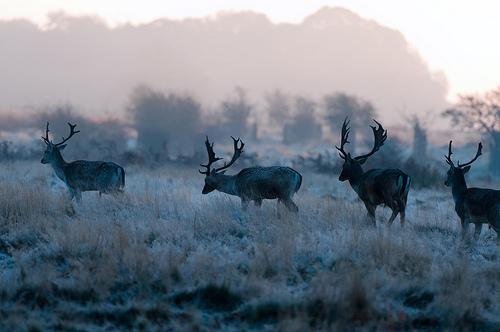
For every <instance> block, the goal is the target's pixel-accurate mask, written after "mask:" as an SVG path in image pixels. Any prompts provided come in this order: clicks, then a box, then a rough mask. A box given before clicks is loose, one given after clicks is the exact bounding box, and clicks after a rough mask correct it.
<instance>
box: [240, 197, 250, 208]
mask: <svg viewBox="0 0 500 332" xmlns="http://www.w3.org/2000/svg"><path fill="white" fill-rule="evenodd" d="M249 202H250V201H249V200H248V199H245V198H242V199H241V208H242V209H243V211H246V210H248V203H249Z"/></svg>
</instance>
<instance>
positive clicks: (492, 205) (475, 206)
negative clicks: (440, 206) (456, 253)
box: [444, 141, 500, 243]
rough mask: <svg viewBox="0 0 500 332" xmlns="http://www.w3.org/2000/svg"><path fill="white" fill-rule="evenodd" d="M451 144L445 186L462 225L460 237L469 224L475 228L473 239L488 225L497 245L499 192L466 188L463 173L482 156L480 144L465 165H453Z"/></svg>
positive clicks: (499, 236)
mask: <svg viewBox="0 0 500 332" xmlns="http://www.w3.org/2000/svg"><path fill="white" fill-rule="evenodd" d="M451 144H452V141H450V145H449V147H448V156H445V158H446V162H447V163H448V165H450V169H449V170H448V173H447V178H446V181H445V183H444V184H445V185H446V186H448V187H450V186H451V192H452V195H453V201H454V202H455V212H456V213H457V215H458V217H459V218H460V222H461V224H462V235H463V236H465V235H466V234H467V233H466V232H467V227H468V225H469V224H470V223H473V224H474V226H475V231H474V238H475V239H478V238H479V235H480V234H481V228H482V225H483V224H489V225H490V226H491V227H492V228H493V229H494V230H495V232H496V233H497V243H500V190H493V189H483V188H467V183H466V182H465V173H467V172H468V171H469V170H470V168H471V166H470V165H471V164H472V163H473V162H474V161H476V159H477V158H478V157H479V156H480V155H481V154H482V148H483V146H482V144H481V143H479V145H478V149H477V153H476V156H475V157H474V159H472V160H471V161H470V162H468V163H465V164H460V163H457V165H456V166H455V164H454V163H453V161H452V160H451V155H452V152H451Z"/></svg>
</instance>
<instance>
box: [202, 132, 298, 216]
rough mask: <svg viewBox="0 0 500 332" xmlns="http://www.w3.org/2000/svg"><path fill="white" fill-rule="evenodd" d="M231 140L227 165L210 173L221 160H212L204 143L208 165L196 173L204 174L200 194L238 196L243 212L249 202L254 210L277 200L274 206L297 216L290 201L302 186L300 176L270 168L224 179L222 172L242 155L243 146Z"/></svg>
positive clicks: (210, 149) (209, 147)
mask: <svg viewBox="0 0 500 332" xmlns="http://www.w3.org/2000/svg"><path fill="white" fill-rule="evenodd" d="M231 138H232V139H233V144H234V153H233V157H232V158H231V160H230V161H229V163H224V166H222V167H219V168H215V169H211V166H212V164H213V163H215V162H217V161H218V160H221V159H222V158H218V157H216V156H215V152H214V150H213V147H214V143H210V142H209V140H208V137H207V139H206V140H205V146H206V148H207V152H208V163H207V164H206V165H203V164H200V166H202V167H205V168H206V170H205V171H201V170H199V172H200V173H201V174H205V186H204V187H203V191H202V193H203V194H208V193H210V192H212V191H214V190H218V191H221V192H223V193H226V194H229V195H234V196H238V197H239V198H240V199H241V206H242V208H243V210H246V209H247V207H248V204H249V202H250V201H254V203H255V205H256V206H261V204H262V200H263V199H278V204H284V205H285V207H286V208H287V209H288V210H289V211H292V212H298V211H299V208H298V207H297V205H296V204H295V203H294V202H293V201H292V197H293V195H294V194H295V193H296V192H297V191H298V190H299V188H300V185H301V184H302V175H300V174H299V172H297V171H296V170H294V169H292V168H290V167H282V166H272V167H249V168H244V169H242V170H241V171H240V172H239V173H238V174H236V175H225V174H224V173H225V170H226V169H227V168H229V167H230V166H231V165H232V164H233V163H234V162H235V161H236V159H238V158H239V157H240V155H241V153H242V152H243V147H244V146H245V143H243V142H242V141H240V139H239V138H238V139H235V138H234V137H232V136H231Z"/></svg>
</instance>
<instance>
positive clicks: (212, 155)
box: [198, 136, 222, 175]
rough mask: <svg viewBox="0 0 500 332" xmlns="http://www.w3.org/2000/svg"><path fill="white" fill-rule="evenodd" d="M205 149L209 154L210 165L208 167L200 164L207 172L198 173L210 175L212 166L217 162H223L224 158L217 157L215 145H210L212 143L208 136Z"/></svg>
mask: <svg viewBox="0 0 500 332" xmlns="http://www.w3.org/2000/svg"><path fill="white" fill-rule="evenodd" d="M205 147H206V148H207V153H208V163H207V164H206V165H203V164H200V166H201V167H205V168H206V169H207V170H206V171H200V170H198V172H200V173H201V174H205V175H210V166H211V165H212V164H213V163H215V162H216V161H218V160H221V159H222V158H217V157H216V156H215V152H214V143H213V142H212V143H210V141H209V140H208V136H207V138H206V140H205Z"/></svg>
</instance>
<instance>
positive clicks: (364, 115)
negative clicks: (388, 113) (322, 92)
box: [323, 93, 377, 151]
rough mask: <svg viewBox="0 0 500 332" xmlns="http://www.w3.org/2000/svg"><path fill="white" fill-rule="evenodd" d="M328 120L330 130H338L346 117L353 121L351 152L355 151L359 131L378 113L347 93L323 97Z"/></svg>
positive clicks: (369, 105)
mask: <svg viewBox="0 0 500 332" xmlns="http://www.w3.org/2000/svg"><path fill="white" fill-rule="evenodd" d="M323 105H324V108H325V115H326V120H327V121H328V123H329V125H330V129H331V130H333V128H338V125H339V123H342V121H344V119H345V118H346V117H348V118H349V119H351V123H352V127H351V131H350V143H351V147H352V148H351V150H352V151H355V149H356V142H357V135H356V133H357V130H358V129H359V128H360V127H362V125H363V124H365V123H368V122H370V121H371V120H372V119H373V118H375V116H376V114H377V112H376V110H375V107H374V106H373V105H372V104H371V103H370V102H369V101H366V100H363V99H361V98H359V97H356V96H352V95H348V94H346V93H333V94H329V95H326V96H324V97H323Z"/></svg>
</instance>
